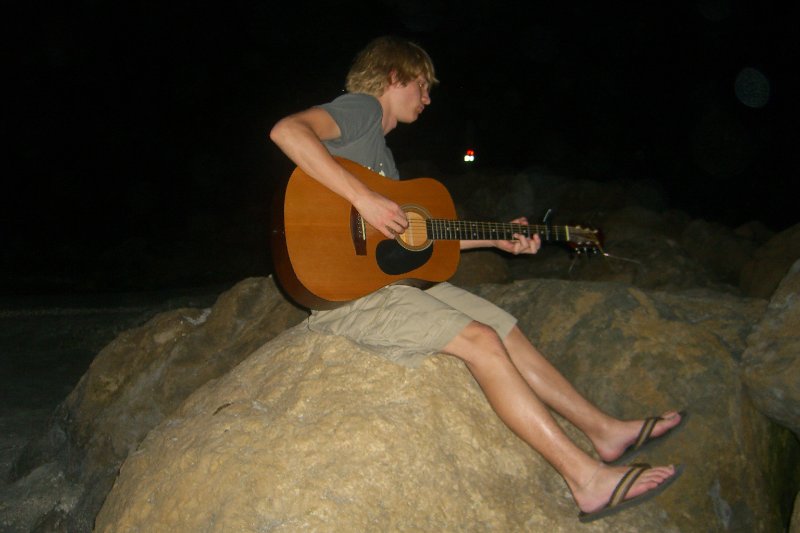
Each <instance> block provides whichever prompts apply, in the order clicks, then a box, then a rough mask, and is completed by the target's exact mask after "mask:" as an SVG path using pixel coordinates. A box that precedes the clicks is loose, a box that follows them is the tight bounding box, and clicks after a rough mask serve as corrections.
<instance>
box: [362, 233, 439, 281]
mask: <svg viewBox="0 0 800 533" xmlns="http://www.w3.org/2000/svg"><path fill="white" fill-rule="evenodd" d="M432 255H433V246H428V247H427V248H425V249H423V250H420V251H412V250H409V249H408V248H405V247H403V246H401V245H400V244H399V243H398V242H397V241H394V240H386V241H381V242H379V243H378V246H377V247H376V248H375V259H376V261H377V263H378V268H380V269H381V270H382V271H383V272H384V274H388V275H390V276H399V275H401V274H406V273H408V272H411V271H412V270H414V269H417V268H419V267H421V266H422V265H424V264H425V263H427V262H428V260H429V259H430V258H431V256H432Z"/></svg>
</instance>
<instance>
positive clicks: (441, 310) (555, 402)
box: [270, 37, 683, 520]
mask: <svg viewBox="0 0 800 533" xmlns="http://www.w3.org/2000/svg"><path fill="white" fill-rule="evenodd" d="M435 83H437V80H436V77H435V75H434V69H433V64H432V62H431V60H430V58H429V57H428V55H427V54H426V53H425V51H424V50H422V49H421V48H420V47H418V46H417V45H415V44H413V43H410V42H408V41H405V40H402V39H397V38H392V37H383V38H379V39H376V40H375V41H373V42H372V43H370V44H369V45H368V46H367V47H366V48H365V49H364V50H363V51H362V52H361V53H360V54H359V55H358V56H357V57H356V59H355V62H354V64H353V66H352V68H351V70H350V73H349V74H348V76H347V82H346V87H347V91H348V92H347V94H344V95H342V96H340V97H339V98H337V99H335V100H334V101H333V102H330V103H328V104H324V105H321V106H318V107H312V108H310V109H307V110H305V111H301V112H299V113H297V114H294V115H290V116H288V117H286V118H284V119H282V120H280V121H279V122H278V123H277V124H276V125H275V126H274V127H273V129H272V131H271V133H270V138H271V139H272V140H273V141H274V142H275V143H276V144H277V145H278V146H279V147H280V149H281V150H283V152H284V153H285V154H286V155H287V156H288V157H289V158H290V159H291V160H292V161H293V162H294V163H295V164H296V165H297V166H299V167H300V168H302V169H303V170H304V171H305V172H306V173H308V174H309V175H310V176H312V177H314V178H315V179H317V180H318V181H320V182H321V183H322V184H324V185H325V186H327V187H328V188H330V189H331V190H332V191H333V192H335V193H337V194H339V195H341V196H342V197H344V198H345V199H346V200H347V201H348V202H350V203H351V204H352V205H353V206H355V208H356V209H357V210H358V212H359V213H360V214H361V216H362V217H363V218H364V219H365V220H366V221H367V222H368V223H369V224H371V225H372V226H373V227H375V228H376V229H378V230H379V231H381V232H382V233H383V234H384V235H385V236H386V237H387V238H393V237H394V236H395V235H397V234H400V233H402V232H403V231H404V230H405V228H406V227H407V226H408V221H407V220H406V216H405V214H404V212H403V211H402V209H401V208H400V207H399V206H398V205H397V204H396V203H395V202H393V201H392V200H391V199H389V198H386V197H384V196H382V195H380V194H378V193H376V192H375V191H372V190H370V189H369V188H368V187H366V186H365V185H364V184H363V183H362V182H361V181H359V180H358V179H357V178H355V177H354V176H353V175H352V174H350V173H349V172H347V171H346V170H345V169H344V168H343V167H342V166H340V165H339V164H338V163H337V162H336V160H335V159H334V158H333V157H332V154H333V155H336V156H341V157H345V158H347V159H351V160H354V161H356V162H358V163H360V164H362V165H364V166H366V167H369V168H371V169H372V170H373V171H375V172H379V173H381V174H383V175H385V176H387V177H390V178H393V179H398V178H399V176H398V171H397V168H396V166H395V163H394V159H393V157H392V153H391V151H390V150H389V148H388V147H387V146H386V142H385V139H384V137H385V135H386V134H388V133H389V132H390V131H392V130H393V129H394V128H395V127H396V126H397V125H398V123H404V124H409V123H412V122H414V121H415V120H416V119H417V118H418V117H419V115H420V113H422V112H423V110H424V109H425V107H426V106H428V105H430V103H431V97H430V93H429V91H430V89H431V86H432V85H433V84H435ZM515 222H517V223H523V224H527V221H525V219H524V218H520V219H517V220H516V221H515ZM479 246H482V247H496V248H499V249H501V250H504V251H506V252H509V253H513V254H522V253H525V254H535V253H536V252H537V251H538V250H539V247H540V246H541V242H540V240H539V238H538V236H534V237H533V238H531V239H528V238H526V237H525V236H523V235H515V236H514V240H513V241H465V242H462V244H461V248H462V249H464V248H472V247H479ZM388 324H391V325H392V326H391V327H386V326H387V325H388ZM309 326H310V327H311V328H312V329H314V330H316V331H323V332H327V333H332V334H337V335H344V336H346V337H348V338H350V339H352V340H354V341H356V342H358V343H360V344H362V345H364V346H366V347H372V348H377V349H378V350H379V351H380V353H382V354H383V355H385V356H387V357H388V358H389V359H391V360H393V361H395V362H398V363H401V364H407V365H412V366H413V365H415V364H416V363H418V362H419V360H420V358H421V357H424V356H426V355H428V354H432V353H446V354H450V355H452V356H455V357H458V358H459V359H461V360H462V361H464V363H465V364H466V365H467V367H468V368H469V370H470V372H471V373H472V375H473V376H474V377H475V379H476V380H477V382H478V384H479V385H480V386H481V388H482V390H483V392H484V394H485V395H486V397H487V399H488V400H489V402H490V404H491V405H492V407H493V409H494V410H495V412H496V413H497V414H498V416H500V418H501V419H502V420H503V422H505V424H506V425H508V427H509V428H511V429H512V430H513V431H514V432H515V433H516V434H517V435H518V436H519V437H520V438H521V439H523V440H524V441H525V442H527V443H528V444H529V445H530V446H531V447H532V448H534V449H535V450H536V451H537V452H539V453H540V454H542V456H543V457H544V458H545V459H547V461H548V462H549V463H550V464H551V465H552V466H553V467H554V468H555V469H556V470H557V471H558V472H559V473H560V474H561V476H562V477H563V478H564V480H565V481H566V483H567V485H568V487H569V489H570V491H571V493H572V496H573V498H574V499H575V502H576V504H577V505H578V507H579V509H580V511H581V518H582V520H592V519H595V518H599V517H602V516H606V515H608V514H610V513H612V512H616V511H617V510H619V509H622V508H624V507H626V506H628V505H632V504H634V503H638V502H640V501H642V500H644V499H645V497H649V496H652V495H655V494H656V493H658V492H659V491H660V490H663V489H664V488H666V486H667V485H668V484H669V483H671V482H672V481H674V479H675V478H677V476H678V474H679V471H676V469H675V468H674V467H673V466H672V465H670V466H663V467H654V468H650V467H647V466H642V467H622V466H619V467H618V466H612V464H611V463H615V464H616V463H620V462H623V461H624V460H625V459H626V458H628V456H629V453H630V451H631V450H633V449H634V448H637V449H639V450H640V448H641V446H643V445H646V444H647V443H649V442H651V441H652V440H653V439H657V438H659V437H661V436H662V435H665V434H667V433H668V432H670V430H672V429H674V428H676V427H677V426H678V425H679V424H681V422H682V420H683V417H682V414H681V413H677V412H668V413H665V414H664V415H662V416H661V417H654V418H650V419H647V420H630V421H621V420H617V419H615V418H613V417H610V416H609V415H607V414H605V413H603V412H602V411H600V410H599V409H598V408H597V407H595V406H594V405H593V404H591V403H590V402H589V401H588V400H586V399H585V398H584V397H583V396H581V395H580V394H579V393H578V392H577V391H576V390H575V389H574V388H573V387H572V385H571V384H570V383H569V382H567V380H566V379H565V378H564V377H563V376H562V375H561V374H560V373H559V372H558V371H557V370H556V369H555V368H554V367H553V366H552V365H551V364H550V363H549V362H548V361H547V360H546V359H545V358H544V357H543V356H542V355H541V354H540V353H539V352H538V351H537V350H536V348H534V347H533V346H532V345H531V343H530V342H529V341H528V339H527V338H526V337H525V335H524V334H523V333H522V332H521V331H520V330H519V328H518V327H517V326H516V320H515V319H514V318H513V317H512V316H511V315H509V314H508V313H506V312H505V311H503V310H501V309H499V308H497V307H496V306H494V305H493V304H491V303H489V302H487V301H485V300H483V299H482V298H479V297H477V296H475V295H473V294H471V293H468V292H466V291H463V290H461V289H459V288H457V287H454V286H452V285H450V284H448V283H441V284H438V285H436V286H434V287H432V288H431V289H428V290H426V291H423V290H420V289H416V288H412V287H407V286H397V285H391V286H389V287H385V288H383V289H381V290H379V291H377V292H375V293H373V294H371V295H368V296H366V297H364V298H361V299H359V300H356V301H355V302H351V303H349V304H347V305H345V306H343V307H340V308H337V309H334V310H332V311H319V312H314V313H312V316H311V317H310V318H309ZM548 408H549V409H553V410H555V411H557V412H558V413H560V414H561V415H563V416H564V417H565V418H566V419H567V420H569V421H570V422H571V423H573V424H575V425H576V426H577V427H578V428H580V429H581V430H582V431H583V432H584V433H585V434H586V435H587V436H588V437H589V439H590V440H591V442H592V444H593V446H594V448H595V451H596V452H597V455H598V456H599V457H600V459H599V460H598V459H595V458H593V457H591V456H589V455H588V454H586V453H585V452H584V451H583V450H581V449H580V448H578V447H577V446H576V445H575V444H574V443H573V442H572V441H571V440H570V439H569V438H568V437H567V436H566V434H565V433H564V432H563V431H562V429H561V428H560V426H559V425H558V424H557V423H556V421H555V420H554V419H553V417H552V416H551V414H550V412H549V409H548Z"/></svg>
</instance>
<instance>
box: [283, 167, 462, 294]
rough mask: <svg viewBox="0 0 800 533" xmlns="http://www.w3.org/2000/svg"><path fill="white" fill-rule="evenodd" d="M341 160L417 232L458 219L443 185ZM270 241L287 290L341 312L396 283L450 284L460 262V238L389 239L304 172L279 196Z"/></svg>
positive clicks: (294, 176) (297, 173)
mask: <svg viewBox="0 0 800 533" xmlns="http://www.w3.org/2000/svg"><path fill="white" fill-rule="evenodd" d="M337 160H338V162H339V163H340V164H341V165H342V166H344V167H345V168H346V169H347V170H348V171H349V172H351V173H352V174H353V175H355V176H356V177H357V178H359V179H360V180H361V181H362V182H364V183H365V184H366V185H367V186H368V187H369V188H370V189H372V190H374V191H376V192H378V193H380V194H382V195H384V196H386V197H387V198H390V199H391V200H393V201H395V202H396V203H398V204H399V205H400V206H402V207H403V209H404V210H405V211H406V213H407V215H408V216H409V220H410V221H411V224H412V226H416V227H419V225H420V224H424V220H423V219H424V218H425V217H428V218H430V217H432V218H446V219H452V218H455V215H456V213H455V206H454V204H453V200H452V198H451V197H450V193H449V192H448V191H447V189H446V188H445V187H444V185H442V184H441V183H439V182H438V181H436V180H433V179H430V178H418V179H414V180H408V181H395V180H391V179H388V178H385V177H383V176H381V175H379V174H376V173H375V172H372V171H371V170H369V169H367V168H365V167H362V166H361V165H358V164H356V163H354V162H352V161H349V160H346V159H341V158H337ZM407 233H409V234H410V233H411V232H410V231H409V232H407ZM271 237H272V256H273V262H274V264H275V273H276V276H277V277H278V280H279V282H280V284H281V286H282V287H283V289H284V290H285V291H286V292H287V293H288V294H289V296H290V297H291V298H292V299H294V300H295V301H296V302H297V303H299V304H301V305H303V306H306V307H308V308H311V309H329V308H333V307H337V306H339V305H342V304H343V303H345V302H348V301H350V300H354V299H357V298H360V297H362V296H364V295H366V294H369V293H371V292H374V291H376V290H378V289H380V288H382V287H384V286H386V285H390V284H392V283H397V282H403V283H407V284H414V285H425V284H430V283H436V282H440V281H445V280H447V279H448V278H450V277H451V276H452V275H453V274H454V273H455V271H456V268H457V267H458V261H459V257H460V251H459V248H460V246H459V242H458V241H457V240H450V241H448V240H438V241H435V242H433V241H430V242H420V243H417V242H411V243H401V242H400V240H393V239H387V238H386V237H385V236H384V235H383V234H382V233H380V232H379V231H377V230H376V229H375V228H373V227H371V226H370V225H369V224H367V223H366V222H363V221H362V220H361V217H360V215H358V213H357V212H356V211H355V209H354V208H353V207H352V206H351V204H349V203H348V202H347V201H345V200H344V199H343V198H342V197H340V196H339V195H337V194H335V193H334V192H332V191H331V190H330V189H328V188H327V187H325V186H324V185H322V184H321V183H319V182H318V181H317V180H315V179H314V178H312V177H310V176H308V175H307V174H306V173H305V172H303V171H302V170H300V169H299V168H298V169H296V170H295V171H294V172H293V173H292V175H291V176H290V178H289V181H288V183H287V185H286V191H285V194H284V195H282V196H281V195H278V196H276V204H275V205H274V207H273V228H272V232H271ZM403 244H405V245H403Z"/></svg>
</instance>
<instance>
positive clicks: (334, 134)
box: [269, 107, 408, 238]
mask: <svg viewBox="0 0 800 533" xmlns="http://www.w3.org/2000/svg"><path fill="white" fill-rule="evenodd" d="M340 135H341V131H340V130H339V125H338V124H337V123H336V121H335V120H333V117H331V115H330V114H329V113H328V112H327V111H325V110H324V109H321V108H318V107H314V108H311V109H307V110H305V111H301V112H300V113H296V114H294V115H290V116H288V117H286V118H283V119H281V120H280V121H278V123H277V124H275V126H274V127H273V128H272V130H271V131H270V134H269V137H270V139H272V141H273V142H274V143H275V144H277V145H278V147H279V148H280V149H281V150H282V151H283V153H285V154H286V155H287V156H288V157H289V159H291V160H292V161H293V162H294V163H295V164H296V165H297V166H298V167H300V168H301V169H302V170H303V171H304V172H305V173H306V174H308V175H309V176H311V177H313V178H315V179H316V180H317V181H319V182H320V183H322V184H323V185H325V186H326V187H328V188H329V189H330V190H332V191H333V192H335V193H336V194H338V195H339V196H341V197H342V198H344V199H346V200H347V201H348V202H350V203H351V204H353V206H354V207H355V208H356V209H357V210H358V212H359V213H361V216H362V217H364V220H366V221H367V223H369V224H370V225H372V226H373V227H374V228H375V229H377V230H378V231H380V232H381V233H383V234H384V235H385V236H386V237H389V238H392V237H394V236H395V235H396V234H399V233H402V232H403V231H405V229H406V227H408V220H407V219H406V215H405V213H404V212H403V210H402V209H400V206H398V205H397V204H396V203H395V202H393V201H391V200H389V199H388V198H386V197H385V196H382V195H380V194H378V193H376V192H375V191H373V190H372V189H370V188H369V187H367V186H366V185H364V184H363V183H362V182H361V181H360V180H359V179H358V178H356V177H355V176H353V175H352V174H350V173H349V172H347V171H346V170H345V169H344V167H342V166H341V165H339V163H337V162H336V160H335V159H334V158H333V157H332V156H331V155H330V153H329V152H328V150H327V149H326V148H325V145H323V144H322V141H329V140H333V139H337V138H339V136H340Z"/></svg>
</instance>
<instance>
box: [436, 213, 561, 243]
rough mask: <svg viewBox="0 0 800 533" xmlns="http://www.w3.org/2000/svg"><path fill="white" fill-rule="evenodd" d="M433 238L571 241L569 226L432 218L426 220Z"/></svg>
mask: <svg viewBox="0 0 800 533" xmlns="http://www.w3.org/2000/svg"><path fill="white" fill-rule="evenodd" d="M425 224H426V229H427V232H428V235H429V236H430V238H431V239H432V240H513V239H514V235H515V234H518V235H524V236H526V237H527V238H531V237H533V235H539V236H541V238H542V240H543V241H566V242H569V239H570V234H569V226H550V225H544V224H515V223H503V222H476V221H465V220H448V219H441V218H432V219H428V220H426V221H425Z"/></svg>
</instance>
